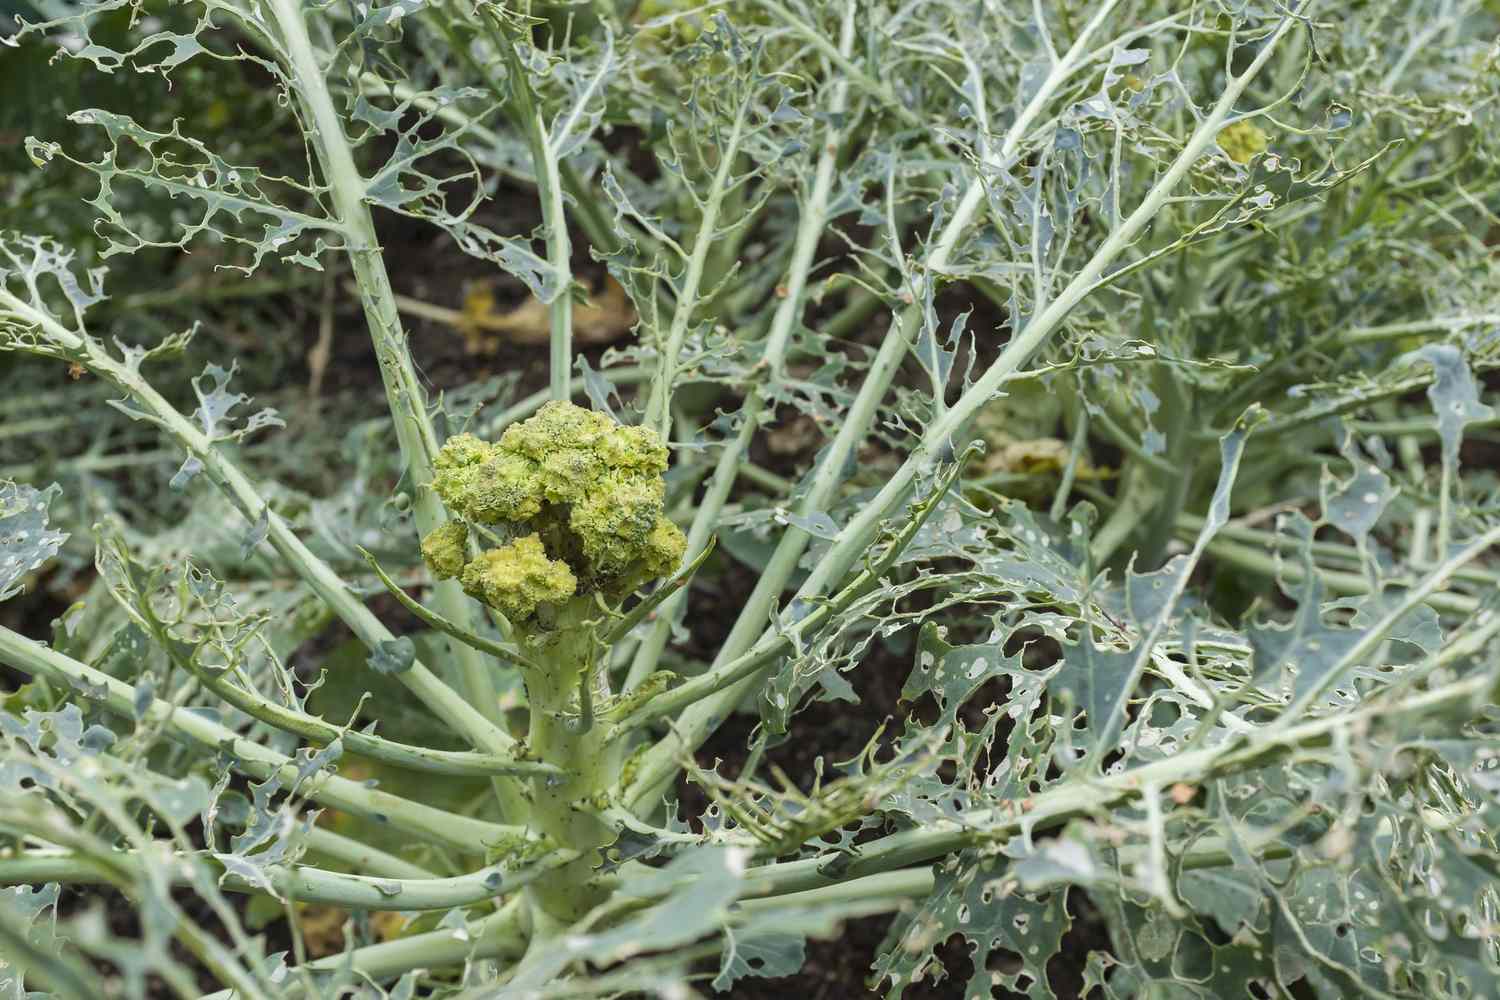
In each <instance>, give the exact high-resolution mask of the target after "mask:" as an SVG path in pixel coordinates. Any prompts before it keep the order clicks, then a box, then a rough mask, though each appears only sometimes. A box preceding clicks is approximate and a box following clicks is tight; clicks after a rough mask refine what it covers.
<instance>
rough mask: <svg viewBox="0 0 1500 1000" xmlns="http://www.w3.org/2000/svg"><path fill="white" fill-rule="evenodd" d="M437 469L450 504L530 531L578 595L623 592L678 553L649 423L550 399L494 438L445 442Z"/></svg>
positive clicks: (661, 460) (678, 537) (437, 485)
mask: <svg viewBox="0 0 1500 1000" xmlns="http://www.w3.org/2000/svg"><path fill="white" fill-rule="evenodd" d="M436 468H437V475H436V477H435V478H434V480H433V488H434V489H435V490H436V491H437V494H438V496H439V497H441V498H442V500H443V502H444V503H445V504H446V505H447V506H448V507H449V508H450V509H451V510H454V511H456V512H457V513H459V514H461V515H462V516H463V517H465V518H467V519H469V520H470V521H474V522H478V523H481V524H500V523H505V524H509V525H511V526H513V527H514V528H519V529H521V530H530V531H532V532H535V533H536V534H534V535H533V537H534V538H536V539H537V540H538V541H537V545H538V546H540V548H541V549H542V550H543V551H545V553H546V554H547V558H549V559H552V560H553V561H554V562H560V563H562V564H565V565H566V566H567V567H568V568H569V569H570V570H571V571H572V573H573V576H574V579H575V580H576V581H581V585H580V590H581V591H582V592H584V593H589V592H592V591H594V590H599V591H603V592H604V593H606V594H609V595H611V596H621V595H623V594H624V593H628V592H629V591H630V590H633V589H634V588H635V587H637V586H639V585H640V584H642V583H644V582H646V581H648V580H651V579H654V578H655V577H657V576H661V575H664V574H666V573H670V572H671V571H672V570H673V569H675V568H676V566H677V564H678V562H679V561H680V560H681V558H682V552H683V549H684V547H685V542H684V541H683V539H682V532H680V531H679V530H678V529H677V527H676V526H675V525H673V524H672V523H671V522H670V521H668V520H667V519H666V517H665V515H664V513H663V509H664V505H665V497H666V487H665V484H664V482H663V480H662V473H664V472H666V470H667V449H666V447H665V446H664V445H663V444H662V443H661V441H660V440H659V439H658V438H657V436H656V433H655V432H654V431H652V430H650V429H648V428H645V427H623V426H621V425H619V424H616V423H615V422H614V421H613V420H611V419H610V418H609V417H608V416H606V415H605V414H602V413H596V412H594V411H592V410H586V409H584V408H582V407H580V406H574V405H573V404H572V403H567V402H561V401H554V402H551V403H548V404H547V405H545V406H543V407H542V408H541V409H540V410H539V411H538V412H537V413H536V415H535V416H533V417H531V418H530V419H528V420H524V421H522V422H521V423H518V424H513V425H512V426H511V427H509V428H508V429H507V430H506V431H505V433H504V434H503V435H502V436H501V438H500V440H499V441H498V442H496V443H494V444H486V443H485V442H483V441H480V440H479V439H478V438H475V437H474V436H473V435H469V434H460V435H458V436H456V437H454V438H451V439H450V440H449V441H448V443H447V444H445V445H444V446H443V449H442V452H441V453H440V454H439V455H438V459H437V462H436ZM468 578H469V573H468V571H467V570H465V572H464V579H465V581H467V580H468ZM465 586H468V584H467V582H466V583H465ZM491 603H494V602H493V601H491ZM497 606H498V605H497Z"/></svg>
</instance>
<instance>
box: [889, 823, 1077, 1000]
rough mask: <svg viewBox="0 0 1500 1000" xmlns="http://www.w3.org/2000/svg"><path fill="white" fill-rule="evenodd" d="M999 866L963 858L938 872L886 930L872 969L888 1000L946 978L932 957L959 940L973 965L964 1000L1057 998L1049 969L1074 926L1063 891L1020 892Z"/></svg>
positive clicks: (970, 854) (973, 855)
mask: <svg viewBox="0 0 1500 1000" xmlns="http://www.w3.org/2000/svg"><path fill="white" fill-rule="evenodd" d="M1004 862H1005V859H1003V858H1000V859H996V858H985V857H983V856H981V855H979V854H978V853H977V852H975V851H965V852H964V853H963V854H961V855H959V856H958V857H957V858H954V859H952V860H950V861H949V862H948V863H946V864H945V865H943V866H942V867H941V868H940V869H939V870H938V872H937V876H936V879H935V880H934V884H933V890H932V893H931V894H930V895H929V896H928V897H927V898H926V899H924V900H923V901H922V902H921V904H920V905H919V906H918V907H917V908H916V909H915V910H913V911H912V912H911V913H910V914H908V915H906V916H904V917H901V918H898V919H897V920H896V922H895V923H893V924H892V925H891V929H890V931H889V933H887V935H886V940H885V943H884V944H883V945H882V946H881V949H880V950H881V955H880V957H879V958H878V959H877V960H876V962H875V968H874V972H875V975H876V976H877V977H878V979H879V980H880V981H881V982H882V983H885V984H886V997H887V998H888V1000H899V998H900V997H901V996H902V995H903V994H904V993H905V992H906V990H907V988H908V987H911V986H914V985H916V984H918V983H924V982H926V983H936V982H941V981H942V980H943V978H944V976H945V975H946V974H947V970H946V969H945V968H944V967H943V965H942V962H941V961H940V960H939V959H938V958H937V957H936V956H935V955H934V954H933V949H934V948H935V947H936V946H937V945H940V944H942V943H943V942H944V941H946V940H947V939H948V938H949V936H951V935H953V934H961V935H963V938H964V941H965V943H966V944H967V946H968V951H969V956H970V958H971V959H972V961H973V965H974V972H973V974H972V975H971V976H970V978H969V982H968V983H967V985H966V986H965V987H964V991H963V994H962V995H963V996H964V997H966V998H982V997H991V996H995V995H996V994H995V988H996V987H1001V988H1003V989H1005V990H1007V991H1009V992H1008V993H1007V994H1006V995H1007V996H1015V995H1021V996H1026V997H1030V998H1033V1000H1052V998H1054V997H1056V995H1057V994H1055V993H1054V992H1053V991H1052V986H1051V984H1050V983H1049V982H1048V979H1047V963H1048V962H1049V961H1050V960H1051V959H1052V958H1053V956H1055V955H1056V954H1057V953H1058V951H1059V950H1060V949H1061V947H1062V938H1063V935H1064V934H1066V933H1067V931H1068V928H1069V927H1070V926H1071V925H1072V923H1073V918H1072V917H1071V916H1070V915H1069V913H1068V907H1067V889H1065V888H1059V889H1054V890H1050V891H1044V892H1040V893H1025V892H1021V891H1019V889H1018V887H1017V885H1016V882H1015V879H1013V878H1009V877H1006V875H1005V871H1004V869H1005V863H1004ZM997 959H1006V961H1003V962H1002V961H996V960H997ZM992 970H993V971H992Z"/></svg>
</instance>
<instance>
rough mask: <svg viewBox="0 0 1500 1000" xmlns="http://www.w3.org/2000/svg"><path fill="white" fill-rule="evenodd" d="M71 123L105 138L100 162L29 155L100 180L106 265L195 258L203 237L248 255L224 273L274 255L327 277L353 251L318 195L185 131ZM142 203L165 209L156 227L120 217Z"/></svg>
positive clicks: (111, 119)
mask: <svg viewBox="0 0 1500 1000" xmlns="http://www.w3.org/2000/svg"><path fill="white" fill-rule="evenodd" d="M68 118H69V120H70V121H72V122H74V123H75V124H78V125H92V126H97V127H98V128H100V129H102V130H103V131H104V134H105V136H106V137H107V139H108V142H109V144H110V149H109V151H108V152H107V153H105V154H104V155H103V156H102V157H100V158H99V159H98V160H80V159H76V158H74V157H73V156H70V155H69V154H68V153H67V152H66V151H65V150H64V149H63V147H62V146H61V144H59V143H56V142H46V141H43V140H40V139H36V138H28V139H27V141H26V148H27V152H28V153H30V155H31V158H32V160H33V162H35V163H37V164H38V165H43V166H45V165H46V164H49V163H51V162H53V161H54V160H59V159H61V160H64V161H66V162H68V163H71V164H73V165H75V166H78V167H81V168H83V169H85V170H88V171H90V172H91V173H93V174H94V176H95V177H96V178H97V180H98V183H99V187H98V190H97V191H96V192H95V193H94V196H93V197H92V198H90V199H88V202H87V203H88V204H89V205H90V206H91V207H92V208H93V209H94V210H95V211H96V212H97V213H98V220H97V222H96V224H95V227H94V228H95V232H97V233H98V234H99V235H100V236H101V237H103V239H104V240H105V247H104V250H103V254H102V255H103V256H104V257H110V256H113V255H115V254H128V253H135V252H137V251H139V250H143V249H145V248H147V247H169V248H182V249H188V248H189V245H190V244H192V243H195V242H196V241H198V240H199V239H200V237H201V238H204V239H206V240H218V241H222V242H224V243H227V244H230V245H232V246H238V247H243V248H246V250H247V251H248V257H247V258H246V259H243V260H242V261H239V262H236V261H228V262H225V263H222V264H220V265H219V266H220V267H224V268H229V269H232V270H238V271H242V272H244V273H245V274H250V273H252V272H254V271H255V270H256V269H257V268H258V267H260V265H261V263H262V261H263V260H264V259H265V258H266V257H267V256H268V255H269V256H274V257H279V258H281V259H284V260H289V261H296V262H299V263H303V264H307V265H310V266H313V267H318V266H319V265H318V264H317V261H316V258H317V256H318V255H319V254H320V253H321V251H322V250H323V249H326V248H327V247H328V246H338V245H341V244H342V242H343V238H342V235H341V232H340V230H339V227H338V224H337V223H336V222H334V221H333V220H331V219H328V218H327V217H325V216H324V215H322V214H321V213H320V212H319V210H318V209H317V208H316V203H315V199H316V191H315V189H314V188H312V187H311V186H309V185H307V184H304V183H302V182H301V181H298V180H295V179H293V178H290V177H282V176H276V175H273V174H268V173H265V172H263V171H261V170H260V169H259V168H257V167H254V166H251V165H248V164H240V163H231V162H230V161H228V160H227V159H225V158H224V157H222V156H220V155H219V154H217V153H215V152H214V151H213V150H212V149H210V148H209V147H208V146H207V145H206V144H205V143H203V142H202V141H200V140H198V139H195V138H193V137H192V136H190V135H186V134H185V133H183V132H182V131H181V129H180V127H179V126H178V125H177V124H173V126H172V129H171V130H170V131H168V132H155V131H152V130H151V129H148V128H145V127H143V126H141V125H139V124H137V123H136V122H135V121H134V120H133V119H131V118H129V117H128V116H125V115H118V114H114V113H112V112H109V111H105V110H103V109H100V108H86V109H84V110H82V111H76V112H74V113H73V114H71V115H69V116H68ZM142 199H144V201H145V203H146V204H147V205H151V206H153V207H155V208H156V209H157V210H156V211H154V212H151V213H150V215H151V221H150V222H149V223H147V222H144V221H141V219H140V217H139V214H138V213H137V212H132V213H131V216H130V217H127V216H126V215H125V214H124V213H123V212H122V211H121V208H120V206H123V205H126V204H130V203H131V202H135V201H140V200H142ZM291 202H295V203H297V204H299V205H300V206H301V207H292V205H291V204H288V203H291ZM162 223H165V226H164V225H162Z"/></svg>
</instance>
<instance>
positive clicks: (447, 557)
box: [422, 521, 469, 580]
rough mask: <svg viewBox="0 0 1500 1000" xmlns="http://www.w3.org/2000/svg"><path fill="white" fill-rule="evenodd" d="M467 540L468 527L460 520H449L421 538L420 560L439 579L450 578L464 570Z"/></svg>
mask: <svg viewBox="0 0 1500 1000" xmlns="http://www.w3.org/2000/svg"><path fill="white" fill-rule="evenodd" d="M468 542H469V529H468V528H466V527H465V526H464V525H463V523H462V522H460V521H449V522H448V523H447V524H444V525H442V526H441V527H438V528H434V529H433V530H432V531H430V532H428V534H427V537H426V538H424V539H422V561H423V562H425V563H426V564H427V565H428V567H429V568H430V569H431V570H432V573H433V575H434V576H436V577H437V578H438V579H439V580H451V579H453V578H454V577H456V576H458V575H459V574H460V573H462V572H463V571H464V563H465V562H467V561H468V558H469V553H468V549H467V545H468Z"/></svg>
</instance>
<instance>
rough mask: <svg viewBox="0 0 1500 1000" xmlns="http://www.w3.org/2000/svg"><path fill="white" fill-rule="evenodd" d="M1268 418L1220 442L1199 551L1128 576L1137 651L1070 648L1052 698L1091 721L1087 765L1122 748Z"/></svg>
mask: <svg viewBox="0 0 1500 1000" xmlns="http://www.w3.org/2000/svg"><path fill="white" fill-rule="evenodd" d="M1265 417H1266V414H1265V411H1264V410H1262V409H1261V408H1260V407H1259V406H1252V407H1251V408H1250V409H1248V410H1246V411H1245V413H1244V414H1243V415H1241V417H1240V418H1239V420H1237V421H1235V425H1234V427H1233V428H1232V429H1231V430H1230V431H1229V433H1228V434H1225V435H1224V436H1223V437H1222V438H1221V439H1220V440H1219V450H1220V455H1221V458H1220V470H1219V482H1218V486H1217V487H1216V488H1215V490H1214V495H1213V500H1212V501H1211V502H1210V504H1209V510H1208V517H1207V518H1206V519H1205V520H1204V523H1203V528H1202V530H1201V531H1199V533H1198V540H1197V542H1196V543H1194V545H1193V548H1192V551H1191V552H1188V553H1186V554H1184V555H1179V556H1174V557H1173V558H1172V559H1170V560H1168V562H1167V564H1166V565H1165V566H1163V567H1162V568H1161V569H1159V570H1156V571H1155V572H1152V573H1144V574H1140V573H1136V572H1135V570H1134V569H1130V570H1127V571H1126V581H1125V613H1126V617H1127V619H1128V621H1127V623H1126V624H1127V625H1128V626H1130V627H1131V630H1132V631H1133V632H1134V633H1135V635H1136V636H1138V638H1136V639H1134V641H1132V640H1131V638H1130V637H1129V635H1128V634H1127V635H1126V637H1125V638H1126V642H1127V643H1129V644H1128V645H1126V646H1125V648H1123V649H1119V648H1112V647H1100V646H1098V645H1096V644H1095V643H1094V640H1093V638H1092V636H1090V635H1089V634H1087V633H1088V631H1090V630H1088V629H1086V630H1085V634H1084V635H1083V636H1082V637H1080V639H1079V640H1078V641H1077V642H1076V643H1070V644H1065V645H1064V646H1063V664H1062V667H1061V668H1060V669H1059V670H1058V672H1057V673H1056V675H1054V677H1053V678H1052V680H1051V681H1049V683H1048V690H1049V691H1051V692H1053V693H1055V694H1056V695H1057V696H1058V697H1059V698H1060V699H1061V700H1062V701H1064V702H1066V703H1068V704H1069V705H1070V706H1071V707H1072V709H1073V711H1074V712H1078V711H1082V712H1083V713H1084V714H1085V715H1086V716H1087V719H1088V734H1087V736H1086V737H1085V748H1084V750H1085V757H1086V759H1087V760H1089V761H1091V762H1095V763H1097V762H1098V761H1099V760H1100V758H1101V756H1102V755H1103V754H1105V753H1107V752H1108V751H1109V750H1111V749H1112V748H1114V746H1115V744H1116V741H1117V738H1118V736H1119V734H1120V731H1121V729H1122V728H1123V727H1124V724H1125V708H1126V703H1127V701H1128V700H1129V698H1130V697H1131V695H1132V694H1134V693H1135V690H1136V688H1137V686H1138V685H1139V684H1140V680H1141V677H1142V675H1144V673H1145V671H1146V668H1147V666H1148V665H1149V664H1150V662H1151V654H1152V652H1153V651H1154V650H1155V649H1156V646H1157V644H1158V643H1159V642H1160V641H1161V640H1162V638H1163V637H1165V636H1166V635H1167V633H1168V632H1169V631H1170V629H1171V628H1172V625H1173V622H1174V616H1173V612H1174V611H1175V610H1176V607H1177V603H1178V601H1179V600H1180V599H1181V597H1182V595H1183V592H1184V591H1185V590H1186V589H1187V583H1188V577H1189V576H1191V575H1192V572H1193V568H1194V567H1195V566H1196V565H1197V563H1198V559H1199V558H1200V557H1201V556H1202V554H1203V551H1204V549H1206V548H1207V547H1208V543H1209V542H1210V541H1212V540H1213V537H1214V535H1215V534H1217V532H1218V530H1219V529H1220V528H1222V527H1223V526H1224V524H1225V523H1226V522H1227V521H1228V520H1229V498H1230V494H1231V492H1232V491H1233V489H1234V480H1235V476H1236V474H1237V473H1238V471H1239V467H1240V459H1241V457H1242V456H1243V455H1244V451H1245V441H1246V439H1248V438H1249V436H1250V434H1251V432H1252V431H1253V430H1254V429H1255V427H1256V426H1257V425H1258V424H1260V423H1261V422H1262V421H1263V420H1264V419H1265ZM1067 731H1070V732H1071V729H1069V730H1067Z"/></svg>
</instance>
